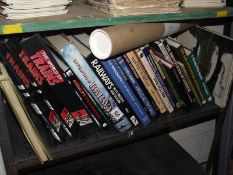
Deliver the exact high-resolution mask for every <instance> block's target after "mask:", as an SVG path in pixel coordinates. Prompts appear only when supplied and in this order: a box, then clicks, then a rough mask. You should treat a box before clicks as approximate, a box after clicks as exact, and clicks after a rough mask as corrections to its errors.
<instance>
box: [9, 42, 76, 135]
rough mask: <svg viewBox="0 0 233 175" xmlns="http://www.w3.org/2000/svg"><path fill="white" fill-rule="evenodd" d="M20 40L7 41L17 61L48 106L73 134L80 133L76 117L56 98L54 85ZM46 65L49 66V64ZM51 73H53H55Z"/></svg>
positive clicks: (52, 79)
mask: <svg viewBox="0 0 233 175" xmlns="http://www.w3.org/2000/svg"><path fill="white" fill-rule="evenodd" d="M20 40H21V39H20V38H11V39H9V40H8V41H7V43H6V44H7V46H8V48H11V49H12V51H13V52H14V53H16V55H17V56H18V57H17V58H16V57H15V58H16V59H17V60H16V61H17V62H18V64H19V65H20V66H21V67H22V70H25V73H26V74H27V75H28V77H30V78H31V79H32V80H33V86H34V87H35V88H36V89H37V90H36V91H37V92H38V93H39V94H41V95H42V97H43V98H44V101H45V103H46V104H47V106H48V107H49V108H51V109H54V111H55V112H56V114H57V115H59V117H60V118H61V119H62V120H63V121H64V123H66V125H67V126H68V128H69V129H70V130H71V132H72V135H76V134H78V132H79V131H80V128H79V125H78V122H75V118H74V117H73V116H72V115H71V113H70V112H69V110H68V109H67V107H66V106H65V105H64V104H63V101H61V100H58V99H57V98H56V95H55V93H54V92H53V91H52V89H51V88H52V87H50V85H49V83H48V82H47V80H46V78H44V77H43V75H42V74H41V72H40V71H39V69H38V68H37V67H36V65H35V64H34V63H33V62H32V61H31V59H30V57H29V56H28V55H27V54H26V53H25V51H24V50H23V49H22V47H20V44H19V42H20ZM13 52H12V53H13ZM42 63H43V61H42ZM46 67H47V68H48V66H46ZM48 72H49V71H48ZM57 73H59V72H57ZM59 74H60V73H59ZM48 75H49V74H48ZM51 75H53V73H52V74H51ZM48 78H49V77H48ZM54 79H55V80H54ZM50 80H51V82H53V81H55V82H57V83H58V82H60V81H58V80H59V79H58V80H56V77H53V76H52V78H51V79H50ZM63 80H64V79H63ZM63 90H64V89H63ZM63 90H62V92H63Z"/></svg>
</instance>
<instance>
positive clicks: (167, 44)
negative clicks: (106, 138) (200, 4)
mask: <svg viewBox="0 0 233 175" xmlns="http://www.w3.org/2000/svg"><path fill="white" fill-rule="evenodd" d="M192 30H193V31H192V32H194V33H195V35H197V36H196V37H197V38H198V36H206V38H208V39H209V40H208V43H209V45H208V47H207V45H206V41H205V40H203V41H202V40H200V39H198V41H199V42H197V43H198V44H200V45H197V48H198V49H192V48H186V47H185V46H184V45H183V44H182V43H180V42H178V41H177V40H175V39H174V38H171V37H165V38H163V39H160V40H157V41H153V42H151V43H148V44H146V45H144V46H141V47H139V48H135V49H133V50H130V51H127V52H124V53H121V54H119V55H118V56H117V57H112V58H109V59H106V60H100V59H97V58H96V57H95V56H94V55H93V54H92V52H91V51H90V45H89V43H88V41H89V35H87V34H85V33H82V34H80V33H79V34H73V33H72V35H70V34H66V35H65V34H57V35H50V36H45V37H42V36H41V35H38V34H36V35H32V36H31V37H29V38H20V37H11V38H10V39H8V40H7V41H5V42H2V43H0V53H1V54H0V57H1V61H2V62H3V64H4V66H5V68H6V70H7V71H8V72H9V75H10V76H11V80H12V82H13V84H14V86H15V87H16V88H17V89H18V92H19V94H21V98H22V99H23V100H22V103H23V104H24V105H25V106H27V107H28V108H30V109H31V111H33V112H34V114H35V115H36V116H37V118H38V119H40V120H41V122H40V123H35V126H36V125H40V126H42V127H44V129H46V130H47V132H48V136H47V137H48V138H50V137H51V138H53V140H54V141H57V142H58V143H63V142H65V141H66V140H67V139H71V138H75V137H77V136H81V137H88V136H89V135H90V134H93V133H96V132H99V131H101V130H105V129H106V128H109V127H113V128H115V130H117V131H119V132H126V131H128V130H130V129H132V128H134V127H137V126H142V127H147V126H148V125H150V124H151V123H152V122H153V121H156V120H155V119H156V118H158V117H159V116H160V114H163V113H169V114H170V113H173V112H175V111H176V110H177V109H180V108H184V107H189V106H191V105H194V104H196V105H198V106H203V105H205V104H207V103H211V102H212V100H213V99H214V100H215V103H216V104H217V105H219V106H220V107H225V106H226V102H227V98H228V95H229V89H230V87H231V84H232V77H233V76H232V75H233V61H232V48H231V47H230V46H232V43H233V40H232V39H230V38H227V37H223V36H221V35H218V34H215V33H212V32H211V31H209V30H206V29H202V28H198V27H197V28H194V29H192ZM201 38H204V37H201ZM216 43H217V44H216ZM199 47H200V48H199ZM208 48H211V50H206V49H208ZM214 48H215V49H216V50H218V52H216V53H219V54H220V55H218V57H217V58H216V57H215V56H213V54H214V52H213V50H214ZM197 50H198V51H200V53H197ZM203 53H205V54H204V55H203ZM207 53H208V54H207ZM201 55H203V57H204V59H202V60H204V61H207V62H205V63H204V64H199V61H198V59H201ZM213 58H215V59H217V61H216V63H217V66H214V67H213V68H212V69H216V70H214V74H211V75H213V76H212V77H213V78H212V80H210V81H209V82H206V81H205V75H206V74H203V73H205V72H206V71H204V70H206V68H208V70H210V67H211V62H212V60H213ZM199 65H200V66H199ZM203 66H204V67H203ZM215 67H216V68H215ZM212 69H211V70H212ZM208 70H207V72H209V71H208ZM4 80H5V79H4ZM0 83H2V82H1V81H0ZM0 85H1V84H0ZM4 87H5V86H2V89H4ZM5 89H9V88H5ZM12 91H13V90H12ZM12 91H7V90H5V91H4V93H6V94H7V92H12ZM9 95H10V94H8V96H9ZM10 99H11V98H9V100H10ZM30 117H31V116H29V118H30ZM39 132H40V130H39ZM48 138H43V139H48ZM48 158H49V157H48Z"/></svg>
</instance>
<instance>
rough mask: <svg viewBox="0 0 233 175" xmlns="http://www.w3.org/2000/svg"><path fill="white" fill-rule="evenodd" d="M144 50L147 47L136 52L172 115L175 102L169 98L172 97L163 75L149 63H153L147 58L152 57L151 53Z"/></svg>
mask: <svg viewBox="0 0 233 175" xmlns="http://www.w3.org/2000/svg"><path fill="white" fill-rule="evenodd" d="M144 49H145V47H141V48H138V49H136V50H135V52H136V53H137V55H138V58H139V59H140V61H141V63H142V65H143V66H144V68H145V70H146V72H147V73H148V75H149V77H150V79H151V81H152V83H153V85H154V86H155V87H156V89H157V91H158V93H159V95H160V98H161V99H162V101H163V103H164V105H165V106H166V109H167V111H168V112H170V113H171V112H173V111H174V106H175V105H174V103H173V101H170V99H169V98H168V95H169V97H170V94H168V93H169V92H168V90H167V88H166V87H165V86H164V82H163V80H162V78H161V75H160V74H159V71H158V69H157V68H156V67H153V68H154V69H153V68H152V66H151V64H150V63H149V62H152V60H151V58H147V57H150V55H149V52H148V51H145V50H144ZM145 53H146V54H145ZM149 59H150V60H149ZM161 83H162V84H161ZM165 88H166V92H165V90H164V89H165Z"/></svg>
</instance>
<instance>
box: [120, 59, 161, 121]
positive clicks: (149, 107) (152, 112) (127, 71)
mask: <svg viewBox="0 0 233 175" xmlns="http://www.w3.org/2000/svg"><path fill="white" fill-rule="evenodd" d="M116 61H117V63H118V65H119V66H120V68H121V70H122V71H123V72H124V75H125V76H126V77H127V79H128V81H129V82H130V83H131V86H132V88H133V89H134V91H135V93H136V94H137V96H138V98H139V99H140V100H141V102H142V104H143V106H144V108H145V109H146V111H147V113H148V114H149V116H150V117H151V118H154V117H156V116H157V114H158V113H157V110H156V107H155V104H154V103H152V102H151V99H150V98H149V96H148V95H147V93H146V92H145V91H146V89H145V88H144V87H143V84H142V83H141V82H140V80H139V79H137V78H136V76H135V74H134V72H133V71H132V70H131V68H130V67H129V65H128V64H127V63H126V61H125V59H124V56H123V55H122V56H119V57H117V58H116Z"/></svg>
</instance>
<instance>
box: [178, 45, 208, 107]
mask: <svg viewBox="0 0 233 175" xmlns="http://www.w3.org/2000/svg"><path fill="white" fill-rule="evenodd" d="M178 52H179V53H180V58H181V60H182V62H183V63H184V66H185V68H186V70H187V74H188V75H189V77H190V79H191V84H192V85H193V86H194V91H196V93H197V94H198V96H199V97H200V100H201V103H202V104H205V103H206V99H205V97H204V95H203V94H202V91H201V88H200V86H199V84H198V81H197V78H196V76H195V75H194V72H193V70H192V68H191V65H190V64H189V61H188V56H187V54H186V53H185V50H184V48H183V46H182V45H180V47H179V48H178Z"/></svg>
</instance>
